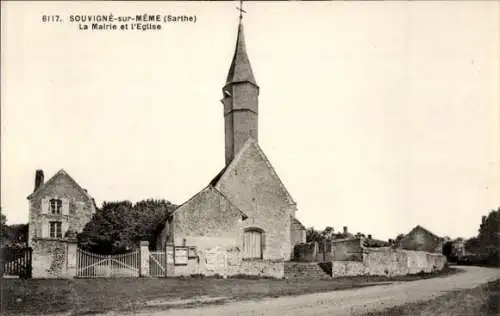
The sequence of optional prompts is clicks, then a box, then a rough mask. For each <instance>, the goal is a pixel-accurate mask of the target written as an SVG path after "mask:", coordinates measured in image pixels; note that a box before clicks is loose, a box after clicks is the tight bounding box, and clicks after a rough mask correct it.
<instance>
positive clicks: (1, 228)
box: [0, 214, 28, 248]
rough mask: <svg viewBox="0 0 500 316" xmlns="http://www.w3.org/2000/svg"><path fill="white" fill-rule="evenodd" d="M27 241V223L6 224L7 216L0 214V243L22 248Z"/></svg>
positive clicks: (4, 245)
mask: <svg viewBox="0 0 500 316" xmlns="http://www.w3.org/2000/svg"><path fill="white" fill-rule="evenodd" d="M27 243H28V224H13V225H7V217H6V216H5V215H4V214H0V245H1V246H2V247H10V248H23V247H26V246H27Z"/></svg>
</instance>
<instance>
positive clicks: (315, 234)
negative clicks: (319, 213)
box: [306, 227, 323, 242]
mask: <svg viewBox="0 0 500 316" xmlns="http://www.w3.org/2000/svg"><path fill="white" fill-rule="evenodd" d="M322 239H323V238H322V236H321V233H320V232H319V231H317V230H315V229H314V227H309V228H308V229H307V230H306V242H313V241H317V242H321V241H322Z"/></svg>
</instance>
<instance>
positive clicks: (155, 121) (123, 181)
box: [1, 1, 500, 239]
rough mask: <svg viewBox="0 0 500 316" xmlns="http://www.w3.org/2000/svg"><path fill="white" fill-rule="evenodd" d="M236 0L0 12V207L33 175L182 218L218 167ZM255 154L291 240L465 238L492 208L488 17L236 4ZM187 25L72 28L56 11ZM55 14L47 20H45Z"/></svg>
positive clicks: (496, 178) (429, 7) (386, 7)
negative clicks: (282, 192) (349, 235)
mask: <svg viewBox="0 0 500 316" xmlns="http://www.w3.org/2000/svg"><path fill="white" fill-rule="evenodd" d="M236 5H238V3H237V2H222V3H214V2H210V3H200V2H149V3H148V2H140V3H139V2H121V3H117V2H113V3H108V2H71V3H69V2H68V3H64V2H59V1H58V2H53V3H50V2H31V3H30V2H2V19H1V23H2V43H1V44H2V45H1V46H2V52H1V89H2V90H1V92H2V93H1V125H2V130H1V131H2V135H1V206H2V210H3V212H4V214H5V215H6V216H7V220H8V223H9V224H14V223H23V222H27V221H28V215H29V205H28V200H27V199H26V197H27V196H28V195H29V194H30V193H31V192H32V191H33V187H34V176H35V170H36V169H43V171H44V172H45V179H46V180H48V179H49V178H50V177H51V176H52V175H54V174H55V173H56V172H57V171H58V170H59V169H64V170H66V171H67V172H68V173H69V174H70V175H71V176H72V177H73V178H74V179H75V180H76V181H77V182H78V183H80V184H81V186H82V187H84V188H86V189H87V190H88V192H89V193H90V194H91V195H92V196H93V197H94V198H95V199H96V201H97V203H98V205H101V203H102V202H103V201H116V200H130V201H133V202H135V201H139V200H142V199H146V198H163V199H167V200H169V201H172V202H173V203H177V204H180V203H183V202H184V201H186V200H187V199H189V198H190V197H191V196H193V195H194V194H196V193H197V192H198V191H199V190H201V189H202V188H204V187H205V186H206V185H207V184H208V183H209V181H210V180H211V179H212V178H213V177H214V176H215V175H216V174H217V173H218V172H219V171H220V169H222V168H223V167H224V121H223V113H222V104H221V103H220V99H221V98H222V91H221V88H222V86H223V85H224V82H225V77H226V75H227V71H228V69H229V65H230V62H231V58H232V54H233V52H234V45H235V41H236V33H237V23H238V11H237V9H236ZM244 7H245V11H246V12H247V13H246V14H244V20H243V21H244V25H245V37H246V46H247V51H248V55H249V58H250V61H251V64H252V68H253V72H254V75H255V78H256V80H257V83H258V84H259V86H260V97H259V144H260V146H261V147H262V149H263V150H264V152H265V153H266V155H267V157H268V158H269V160H270V161H271V163H272V164H273V166H274V168H275V169H276V171H277V173H278V174H279V176H280V178H281V180H282V181H283V182H284V184H285V185H286V187H287V188H288V190H289V192H290V194H291V195H292V196H293V198H294V200H295V201H296V202H297V205H298V212H297V217H298V218H299V220H301V221H302V222H303V223H304V225H305V226H307V227H314V228H316V229H323V228H324V227H325V226H333V227H334V229H335V230H337V231H338V230H342V226H348V227H349V231H351V232H353V233H355V232H363V233H365V234H372V235H373V236H374V238H380V239H388V238H394V237H395V236H396V235H397V234H399V233H406V232H408V231H409V230H410V229H411V228H413V227H414V226H416V225H421V226H423V227H425V228H427V229H429V230H431V231H432V232H434V233H435V234H438V235H441V236H445V235H447V236H450V237H452V238H454V237H459V236H460V237H466V238H467V237H472V236H474V235H476V234H477V230H478V228H479V223H480V221H481V216H482V215H487V214H488V213H489V211H490V210H492V209H496V208H498V207H499V206H500V110H499V93H498V87H499V86H500V85H499V84H500V82H499V73H500V66H499V61H498V57H499V56H500V51H499V49H500V48H499V42H500V35H499V29H500V28H499V25H500V22H499V12H500V10H499V3H498V2H496V1H484V2H482V1H473V2H466V1H459V2H451V1H446V2H438V1H423V2H403V1H397V2H340V1H339V2H297V1H294V2H288V3H285V2H281V3H277V2H260V3H257V2H247V3H244ZM109 13H112V14H114V15H115V16H126V15H134V16H135V15H137V14H141V13H148V14H162V15H166V14H172V15H183V14H186V15H196V22H195V23H171V24H162V27H163V28H162V29H161V30H159V31H145V32H142V31H130V30H129V31H82V30H79V26H78V24H76V23H70V22H69V15H70V14H109ZM43 14H58V15H60V16H61V18H62V19H63V21H62V22H60V23H43V22H42V15H43Z"/></svg>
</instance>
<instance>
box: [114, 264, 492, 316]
mask: <svg viewBox="0 0 500 316" xmlns="http://www.w3.org/2000/svg"><path fill="white" fill-rule="evenodd" d="M460 268H463V269H464V270H466V271H465V272H464V273H458V274H453V275H451V276H448V277H442V278H433V279H426V280H418V281H411V282H396V283H392V284H390V285H380V286H373V287H366V288H360V289H352V290H345V291H335V292H326V293H315V294H307V295H300V296H288V297H281V298H274V299H263V300H259V301H243V302H233V303H227V304H224V305H209V306H202V307H197V308H187V309H170V310H163V311H144V312H139V313H138V312H135V313H133V314H130V315H153V316H160V315H162V316H163V315H172V316H175V315H183V316H186V315H204V316H212V315H213V316H225V315H272V316H277V315H301V316H303V315H336V316H338V315H353V314H358V313H363V312H366V311H376V310H381V309H385V308H389V307H392V306H396V305H401V304H404V303H406V302H416V301H421V300H429V299H431V298H434V297H436V296H439V295H442V294H445V293H446V292H449V291H454V290H463V289H468V288H473V287H476V286H479V285H481V284H484V283H487V282H489V281H494V280H497V279H500V269H492V268H480V267H460ZM107 315H113V313H108V314H107Z"/></svg>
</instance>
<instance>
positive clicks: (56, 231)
mask: <svg viewBox="0 0 500 316" xmlns="http://www.w3.org/2000/svg"><path fill="white" fill-rule="evenodd" d="M50 238H62V223H61V222H50Z"/></svg>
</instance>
